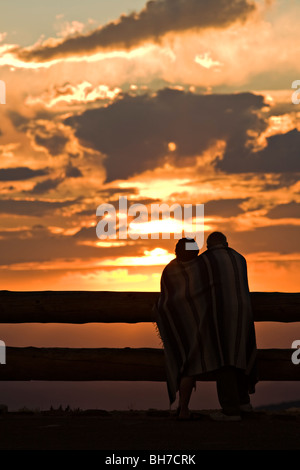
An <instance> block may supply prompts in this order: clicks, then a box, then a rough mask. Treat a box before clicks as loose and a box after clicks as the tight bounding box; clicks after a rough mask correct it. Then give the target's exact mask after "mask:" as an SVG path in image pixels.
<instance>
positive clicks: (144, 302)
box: [0, 291, 300, 324]
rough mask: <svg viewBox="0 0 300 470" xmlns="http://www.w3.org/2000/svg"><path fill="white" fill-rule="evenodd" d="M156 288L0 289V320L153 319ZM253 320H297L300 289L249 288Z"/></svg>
mask: <svg viewBox="0 0 300 470" xmlns="http://www.w3.org/2000/svg"><path fill="white" fill-rule="evenodd" d="M158 296H159V293H158V292H114V291H100V292H95V291H79V292H77V291H68V292H65V291H40V292H11V291H0V323H35V322H37V323H73V324H83V323H91V322H101V323H138V322H153V321H155V318H154V316H153V313H152V307H153V305H154V303H155V301H156V299H157V298H158ZM251 301H252V305H253V315H254V320H255V321H280V322H296V321H300V293H280V292H252V293H251Z"/></svg>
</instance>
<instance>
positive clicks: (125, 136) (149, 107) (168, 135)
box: [64, 88, 267, 181]
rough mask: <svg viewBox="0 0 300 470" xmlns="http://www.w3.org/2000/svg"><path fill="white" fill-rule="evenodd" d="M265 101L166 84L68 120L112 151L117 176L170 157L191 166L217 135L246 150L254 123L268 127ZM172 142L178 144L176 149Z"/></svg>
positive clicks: (90, 142) (84, 137)
mask: <svg viewBox="0 0 300 470" xmlns="http://www.w3.org/2000/svg"><path fill="white" fill-rule="evenodd" d="M263 106H265V103H264V97H263V96H259V95H255V94H252V93H240V94H225V95H221V94H220V95H200V94H194V93H189V92H187V93H186V92H184V91H181V90H174V89H168V88H166V89H164V90H160V91H158V92H157V93H156V94H155V95H154V96H153V95H150V94H144V95H137V96H131V95H129V94H124V95H123V96H122V98H120V99H118V100H117V101H115V102H113V103H112V104H111V105H109V106H107V107H101V108H93V109H89V110H86V111H84V112H83V113H82V114H79V115H76V116H71V117H68V118H67V119H66V120H65V121H64V124H66V125H69V126H71V127H73V129H74V133H75V136H76V137H77V138H78V139H79V141H82V142H83V143H84V145H86V146H90V147H91V148H92V149H93V150H97V151H98V152H101V154H104V155H106V156H107V158H106V159H105V160H104V165H105V168H106V172H107V181H113V180H116V179H126V178H128V177H130V176H133V175H135V174H139V173H141V172H143V171H145V170H147V169H153V168H154V167H156V166H159V165H162V164H163V163H164V162H166V161H167V160H168V161H170V162H172V163H174V164H175V165H177V166H182V167H183V166H186V165H187V164H188V163H191V161H189V160H188V158H195V157H196V156H199V155H201V153H202V152H203V151H205V150H207V149H208V148H209V147H210V146H211V145H213V144H214V143H215V142H216V141H217V140H218V141H219V140H224V141H226V142H227V141H228V142H234V141H235V142H238V150H239V151H240V149H241V148H243V147H244V146H245V145H246V142H247V141H248V140H249V135H248V134H247V132H248V131H249V129H250V130H252V131H253V132H259V131H262V130H264V129H265V128H266V126H267V123H266V121H265V120H264V119H263V118H261V117H259V116H258V114H257V113H256V112H254V111H258V110H260V109H261V108H262V107H263ZM170 142H173V143H174V144H175V147H176V148H175V147H174V148H175V150H174V149H173V148H172V151H170V146H169V143H170ZM238 158H239V155H237V159H238ZM166 159H167V160H166Z"/></svg>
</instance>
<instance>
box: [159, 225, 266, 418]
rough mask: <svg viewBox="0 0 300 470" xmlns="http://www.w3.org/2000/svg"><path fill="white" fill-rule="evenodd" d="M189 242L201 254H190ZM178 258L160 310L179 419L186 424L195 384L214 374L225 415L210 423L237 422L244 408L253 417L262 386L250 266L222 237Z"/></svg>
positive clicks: (182, 247)
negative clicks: (252, 401) (257, 387)
mask: <svg viewBox="0 0 300 470" xmlns="http://www.w3.org/2000/svg"><path fill="white" fill-rule="evenodd" d="M191 242H192V243H194V247H195V250H187V249H186V246H187V245H186V244H187V243H191ZM190 246H191V245H190ZM175 253H176V259H174V260H172V261H171V262H170V263H169V264H168V265H167V266H166V267H165V268H164V270H163V273H162V276H161V295H160V297H159V300H158V303H157V305H156V312H157V325H158V329H159V332H160V336H161V338H162V341H163V344H164V353H165V363H166V372H167V385H168V393H169V399H170V403H171V404H172V403H173V402H174V401H175V399H176V394H177V392H178V391H179V417H180V418H182V419H184V418H188V417H189V408H188V406H189V400H190V396H191V393H192V389H193V386H194V384H195V378H196V376H199V375H201V374H205V373H208V372H213V371H214V373H215V374H216V377H217V391H218V397H219V401H220V404H221V407H222V412H219V413H218V414H217V415H214V416H212V418H213V419H230V420H238V419H240V411H241V407H242V408H243V409H244V410H245V411H246V410H248V409H250V399H249V393H253V392H254V386H255V383H256V381H257V380H256V375H255V363H256V360H255V358H256V341H255V332H254V323H253V318H252V310H251V302H250V295H249V288H248V279H247V265H246V260H245V258H244V257H243V256H242V255H240V254H239V253H237V252H236V251H235V250H233V249H232V248H229V247H228V243H227V240H226V237H225V235H223V234H222V233H220V232H213V233H212V234H211V235H209V237H208V238H207V250H206V251H205V252H204V253H202V254H201V255H199V254H198V253H199V250H198V247H197V245H196V243H195V242H194V241H193V240H187V239H182V240H180V241H179V242H178V243H177V245H176V250H175Z"/></svg>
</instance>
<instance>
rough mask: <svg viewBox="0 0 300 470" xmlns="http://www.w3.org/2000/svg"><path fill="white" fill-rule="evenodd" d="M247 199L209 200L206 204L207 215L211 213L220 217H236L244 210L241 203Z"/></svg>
mask: <svg viewBox="0 0 300 470" xmlns="http://www.w3.org/2000/svg"><path fill="white" fill-rule="evenodd" d="M246 200H247V198H245V199H242V198H240V199H220V200H212V201H208V202H206V203H205V205H204V214H205V217H210V216H211V215H214V216H218V217H235V216H236V215H238V214H241V213H242V212H244V211H243V209H241V207H240V204H241V203H242V202H244V201H246Z"/></svg>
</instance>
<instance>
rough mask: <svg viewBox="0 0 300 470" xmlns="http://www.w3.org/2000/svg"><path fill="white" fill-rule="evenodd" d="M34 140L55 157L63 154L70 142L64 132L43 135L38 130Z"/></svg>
mask: <svg viewBox="0 0 300 470" xmlns="http://www.w3.org/2000/svg"><path fill="white" fill-rule="evenodd" d="M34 140H35V143H36V144H37V145H39V146H41V147H44V148H45V149H47V150H48V152H49V153H50V155H52V156H53V157H55V156H57V155H59V154H61V153H62V152H63V151H64V148H65V145H66V143H67V142H68V138H67V137H66V136H65V135H63V134H62V133H57V134H54V135H47V136H43V135H41V134H39V133H38V132H37V133H36V134H35V136H34Z"/></svg>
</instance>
